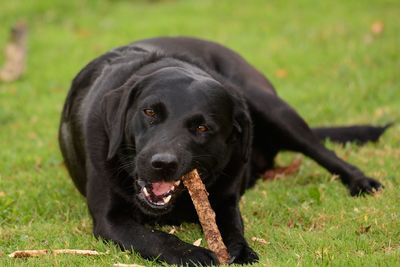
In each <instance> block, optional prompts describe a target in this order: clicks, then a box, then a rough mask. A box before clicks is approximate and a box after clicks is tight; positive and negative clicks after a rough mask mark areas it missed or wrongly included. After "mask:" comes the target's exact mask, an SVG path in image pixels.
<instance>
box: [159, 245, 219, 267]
mask: <svg viewBox="0 0 400 267" xmlns="http://www.w3.org/2000/svg"><path fill="white" fill-rule="evenodd" d="M162 260H164V261H165V262H167V263H169V264H176V265H178V266H212V265H214V266H215V265H218V264H219V262H218V258H217V256H216V255H215V254H214V252H212V251H211V250H208V249H205V248H202V247H196V246H193V245H189V244H188V245H187V246H184V247H180V248H178V249H176V250H174V251H173V252H172V253H171V254H170V256H169V257H168V256H167V257H165V258H163V259H162Z"/></svg>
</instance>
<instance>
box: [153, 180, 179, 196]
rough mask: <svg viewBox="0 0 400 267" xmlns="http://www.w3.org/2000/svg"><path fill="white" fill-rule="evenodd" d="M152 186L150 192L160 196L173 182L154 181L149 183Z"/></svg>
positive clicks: (168, 189) (169, 188)
mask: <svg viewBox="0 0 400 267" xmlns="http://www.w3.org/2000/svg"><path fill="white" fill-rule="evenodd" d="M151 186H152V190H151V191H152V192H153V193H154V195H156V196H162V195H164V194H166V193H168V192H169V191H170V190H171V188H172V187H173V186H174V183H172V182H155V183H151Z"/></svg>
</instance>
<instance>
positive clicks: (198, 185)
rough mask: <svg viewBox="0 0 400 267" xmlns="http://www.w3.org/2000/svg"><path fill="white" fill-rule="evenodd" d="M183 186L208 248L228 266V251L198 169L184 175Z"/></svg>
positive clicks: (220, 261) (221, 262)
mask: <svg viewBox="0 0 400 267" xmlns="http://www.w3.org/2000/svg"><path fill="white" fill-rule="evenodd" d="M183 184H184V185H185V186H186V188H187V189H188V190H189V194H190V197H191V198H192V201H193V204H194V207H195V208H196V211H197V215H198V216H199V220H200V224H201V227H202V228H203V232H204V236H205V239H206V240H207V244H208V247H209V248H210V249H211V250H212V251H213V252H214V253H215V254H216V255H217V257H218V260H219V263H220V264H228V263H229V259H230V256H229V253H228V250H227V249H226V246H225V244H224V242H223V241H222V237H221V233H220V232H219V230H218V226H217V223H216V221H215V212H214V211H213V209H212V208H211V205H210V202H209V201H208V193H207V190H206V188H205V186H204V184H203V182H202V181H201V179H200V176H199V174H198V172H197V170H196V169H195V170H193V171H191V172H190V173H188V174H186V175H184V177H183Z"/></svg>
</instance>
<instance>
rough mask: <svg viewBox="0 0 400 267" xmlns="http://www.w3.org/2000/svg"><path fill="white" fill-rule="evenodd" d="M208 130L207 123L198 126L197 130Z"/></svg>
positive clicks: (200, 131)
mask: <svg viewBox="0 0 400 267" xmlns="http://www.w3.org/2000/svg"><path fill="white" fill-rule="evenodd" d="M207 131H208V127H207V126H205V125H199V126H197V128H196V132H198V133H205V132H207Z"/></svg>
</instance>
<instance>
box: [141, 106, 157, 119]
mask: <svg viewBox="0 0 400 267" xmlns="http://www.w3.org/2000/svg"><path fill="white" fill-rule="evenodd" d="M143 113H144V114H146V116H149V117H152V118H154V117H155V116H156V112H155V111H154V110H153V109H151V108H145V109H144V110H143Z"/></svg>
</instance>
